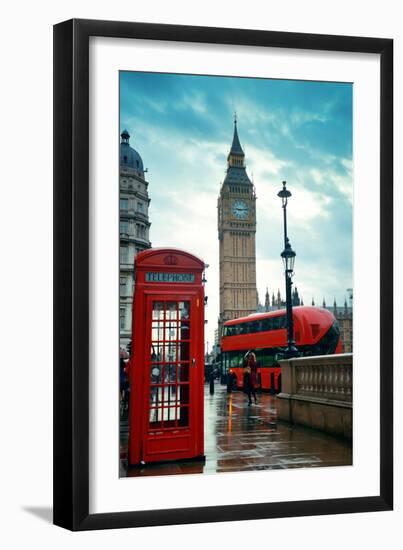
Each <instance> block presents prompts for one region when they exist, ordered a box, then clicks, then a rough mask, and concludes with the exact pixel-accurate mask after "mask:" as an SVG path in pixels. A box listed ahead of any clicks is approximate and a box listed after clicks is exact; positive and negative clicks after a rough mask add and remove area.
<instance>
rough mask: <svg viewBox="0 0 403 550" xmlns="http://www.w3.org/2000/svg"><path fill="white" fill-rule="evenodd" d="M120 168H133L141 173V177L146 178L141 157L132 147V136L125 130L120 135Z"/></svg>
mask: <svg viewBox="0 0 403 550" xmlns="http://www.w3.org/2000/svg"><path fill="white" fill-rule="evenodd" d="M120 137H121V138H122V139H121V142H120V166H121V167H122V168H132V169H133V170H136V172H139V175H140V176H141V177H142V178H144V166H143V161H142V159H141V156H140V155H139V154H138V152H137V151H136V150H135V149H133V147H130V143H129V140H130V134H129V132H128V131H127V130H123V132H122V133H121V134H120Z"/></svg>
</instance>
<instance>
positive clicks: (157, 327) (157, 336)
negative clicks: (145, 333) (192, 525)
mask: <svg viewBox="0 0 403 550" xmlns="http://www.w3.org/2000/svg"><path fill="white" fill-rule="evenodd" d="M163 338H164V325H163V323H158V322H157V323H153V326H152V333H151V340H152V341H153V342H158V341H160V340H163Z"/></svg>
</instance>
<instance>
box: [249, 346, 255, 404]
mask: <svg viewBox="0 0 403 550" xmlns="http://www.w3.org/2000/svg"><path fill="white" fill-rule="evenodd" d="M248 366H249V368H250V387H251V388H250V389H251V394H252V395H253V397H254V399H255V403H257V397H256V388H257V361H256V355H255V354H254V353H253V351H251V352H250V353H249V356H248ZM249 399H250V398H249Z"/></svg>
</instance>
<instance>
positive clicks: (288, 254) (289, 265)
mask: <svg viewBox="0 0 403 550" xmlns="http://www.w3.org/2000/svg"><path fill="white" fill-rule="evenodd" d="M277 196H278V197H280V198H281V202H282V207H283V219H284V250H283V251H282V253H281V257H282V259H283V264H284V274H285V296H286V307H287V348H286V350H285V351H286V355H287V357H293V356H295V355H296V354H297V353H298V349H297V348H296V346H295V340H294V320H293V316H292V294H291V287H292V276H293V274H294V262H295V256H296V254H295V252H294V250H293V249H292V248H291V244H290V240H289V238H288V236H287V202H288V197H291V193H290V191H288V189H287V188H286V182H285V181H283V188H282V189H281V191H280V192H279V193H277Z"/></svg>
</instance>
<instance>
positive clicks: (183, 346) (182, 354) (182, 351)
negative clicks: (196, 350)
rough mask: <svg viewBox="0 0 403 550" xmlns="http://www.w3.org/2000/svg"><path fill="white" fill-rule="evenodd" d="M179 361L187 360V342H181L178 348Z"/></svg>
mask: <svg viewBox="0 0 403 550" xmlns="http://www.w3.org/2000/svg"><path fill="white" fill-rule="evenodd" d="M178 355H179V361H189V342H181V343H180V344H179V349H178Z"/></svg>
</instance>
